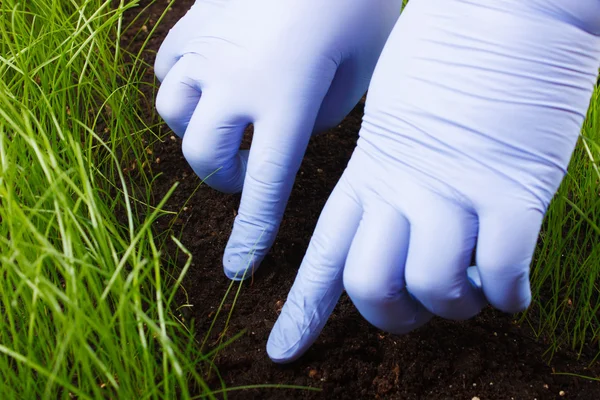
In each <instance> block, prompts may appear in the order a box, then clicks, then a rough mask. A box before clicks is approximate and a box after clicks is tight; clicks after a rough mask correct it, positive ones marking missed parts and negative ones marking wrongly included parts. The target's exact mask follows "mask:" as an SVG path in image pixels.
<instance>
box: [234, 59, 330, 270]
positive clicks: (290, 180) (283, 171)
mask: <svg viewBox="0 0 600 400" xmlns="http://www.w3.org/2000/svg"><path fill="white" fill-rule="evenodd" d="M329 72H330V75H329V76H322V77H321V79H318V80H317V79H315V80H314V81H313V82H312V85H309V87H308V90H306V89H305V88H302V86H304V85H307V84H308V83H307V82H305V81H300V82H294V84H292V85H290V87H288V88H287V89H282V90H281V92H285V94H283V95H282V93H281V92H279V93H278V94H276V95H274V97H272V98H271V99H270V104H269V113H268V115H265V116H263V117H262V118H261V117H259V118H257V120H255V121H254V136H253V139H252V145H251V148H250V155H249V158H248V168H247V171H246V177H245V181H244V190H243V193H242V199H241V202H240V208H239V212H238V215H237V217H236V219H235V222H234V226H233V230H232V233H231V236H230V238H229V242H228V243H227V247H226V249H225V254H224V257H223V266H224V269H225V273H226V275H227V276H228V277H229V278H231V279H238V280H239V279H245V278H249V277H250V276H251V274H252V271H254V270H255V269H256V268H258V267H259V265H260V263H261V261H262V260H263V258H264V257H265V255H266V253H267V252H268V251H269V249H270V248H271V246H272V244H273V242H274V240H275V237H276V235H277V232H278V230H279V225H280V223H281V219H282V217H283V213H284V210H285V207H286V204H287V201H288V198H289V195H290V192H291V190H292V186H293V184H294V179H295V177H296V173H297V172H298V169H299V168H300V164H301V162H302V158H303V157H304V153H305V151H306V146H307V144H308V141H309V139H310V136H311V132H312V130H313V127H314V123H315V118H316V115H317V112H318V108H319V105H320V104H321V102H322V100H323V96H324V95H325V93H326V92H327V89H328V87H329V84H331V79H332V78H333V75H334V73H335V70H330V71H329ZM299 100H300V101H299Z"/></svg>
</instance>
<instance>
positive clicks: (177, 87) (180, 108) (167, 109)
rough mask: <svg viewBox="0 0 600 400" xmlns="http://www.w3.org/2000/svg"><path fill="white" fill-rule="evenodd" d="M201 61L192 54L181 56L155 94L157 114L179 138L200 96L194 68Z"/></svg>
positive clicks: (198, 79) (197, 68) (196, 69)
mask: <svg viewBox="0 0 600 400" xmlns="http://www.w3.org/2000/svg"><path fill="white" fill-rule="evenodd" d="M203 61H204V60H203V59H202V58H201V57H199V56H197V55H194V54H190V55H187V56H186V57H184V58H182V59H181V60H180V61H179V62H178V63H177V64H176V65H175V66H174V67H173V68H172V69H171V71H170V73H169V74H168V75H167V76H166V78H165V79H164V81H163V83H162V85H161V86H160V89H159V90H158V93H157V95H156V110H157V111H158V114H159V115H160V116H161V117H162V119H163V120H164V121H165V122H166V123H167V125H168V126H169V127H170V128H171V129H172V130H173V132H175V134H177V135H178V136H179V137H183V135H184V133H185V131H186V129H187V127H188V124H189V122H190V120H191V118H192V115H193V114H194V111H195V110H196V107H197V106H198V102H199V101H200V97H201V96H202V91H201V88H200V82H201V81H200V76H199V74H198V70H199V69H200V68H201V65H202V63H203Z"/></svg>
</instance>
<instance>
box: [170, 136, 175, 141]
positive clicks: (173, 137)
mask: <svg viewBox="0 0 600 400" xmlns="http://www.w3.org/2000/svg"><path fill="white" fill-rule="evenodd" d="M169 139H171V140H172V141H176V140H177V138H176V137H175V135H171V137H170V138H169Z"/></svg>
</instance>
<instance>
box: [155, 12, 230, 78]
mask: <svg viewBox="0 0 600 400" xmlns="http://www.w3.org/2000/svg"><path fill="white" fill-rule="evenodd" d="M217 5H218V4H213V2H205V1H198V2H196V3H195V4H194V5H193V6H192V7H191V8H190V10H189V11H188V12H187V13H186V14H185V15H184V16H183V17H182V18H181V19H180V20H179V21H177V23H176V24H175V26H173V28H171V29H170V30H169V33H168V34H167V36H166V37H165V39H164V41H163V42H162V43H161V45H160V48H159V49H158V53H157V54H156V59H155V60H154V74H155V75H156V78H157V79H158V80H159V81H160V82H163V81H164V79H165V78H166V76H167V75H168V74H169V72H170V71H171V68H173V67H174V66H175V64H177V62H178V61H179V59H180V58H181V57H182V56H183V54H184V53H185V47H186V46H187V45H188V44H189V42H190V40H191V39H192V38H193V36H194V34H195V33H196V32H198V30H199V29H202V28H203V27H204V26H205V25H206V24H207V23H208V22H209V21H210V20H211V19H216V18H217V15H218V13H220V11H219V9H220V8H222V7H223V5H218V7H216V6H217Z"/></svg>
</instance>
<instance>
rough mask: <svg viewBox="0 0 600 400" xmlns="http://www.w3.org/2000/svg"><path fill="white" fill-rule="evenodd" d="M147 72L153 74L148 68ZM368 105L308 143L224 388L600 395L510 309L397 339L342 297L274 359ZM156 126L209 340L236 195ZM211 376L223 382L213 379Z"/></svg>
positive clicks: (571, 359) (249, 288)
mask: <svg viewBox="0 0 600 400" xmlns="http://www.w3.org/2000/svg"><path fill="white" fill-rule="evenodd" d="M141 3H142V4H144V3H147V2H144V1H142V2H141ZM167 3H168V1H166V0H160V1H157V2H156V3H155V4H154V5H153V6H151V7H150V8H149V9H148V10H146V11H145V12H144V13H143V19H144V21H142V20H141V19H140V20H139V21H138V22H136V23H135V24H134V27H136V28H135V29H137V28H139V27H140V26H141V25H146V27H147V28H148V29H149V30H151V29H152V28H153V27H154V25H155V24H156V21H158V19H159V16H160V15H161V14H162V13H163V11H164V9H165V7H166V5H167ZM192 3H193V1H185V0H182V1H177V2H176V4H175V6H174V9H173V10H172V11H169V12H168V13H167V14H166V17H165V20H164V21H163V22H162V24H161V26H160V27H159V29H158V30H157V32H156V34H155V36H154V38H153V39H152V40H151V41H150V48H149V50H147V51H145V52H144V55H143V56H144V58H145V60H146V61H147V62H148V63H149V64H152V63H153V60H154V54H155V51H156V50H157V49H158V47H159V45H160V43H161V41H162V39H163V38H164V36H165V35H166V33H167V31H168V29H169V28H170V27H171V26H172V25H173V24H174V23H175V22H176V21H177V20H178V19H179V18H180V17H181V16H182V15H183V14H184V13H185V11H186V10H187V9H188V8H189V6H190V5H191V4H192ZM140 10H141V7H140V8H137V9H135V10H133V11H132V13H130V15H129V18H132V17H133V16H134V14H137V13H139V12H140ZM135 29H134V30H135ZM134 30H131V32H133V31H134ZM144 30H145V29H144ZM145 39H146V37H145V35H142V36H139V37H138V38H137V39H135V40H132V37H128V36H125V38H124V40H125V41H126V42H127V44H128V46H129V48H130V49H135V48H136V47H138V46H139V44H140V42H141V41H143V40H145ZM132 42H133V43H132ZM147 78H148V80H149V81H152V80H153V75H152V70H151V69H148V71H147ZM144 91H145V93H146V100H147V103H148V107H149V108H148V118H149V119H151V120H152V121H154V119H155V118H156V116H155V115H154V114H153V110H152V109H151V105H152V103H153V98H154V92H153V91H152V90H150V89H149V88H145V89H144ZM362 112H363V104H359V105H358V106H357V107H356V109H355V110H354V111H353V112H352V114H351V115H350V116H349V117H348V118H346V120H345V121H344V122H343V123H342V124H341V125H340V126H338V127H337V128H336V129H333V130H331V131H330V132H327V133H325V134H323V135H320V136H318V137H315V138H314V139H313V140H312V142H311V144H310V146H309V148H308V151H307V154H306V157H305V159H304V162H303V164H302V168H301V170H300V172H299V175H298V179H297V181H296V184H295V188H294V191H293V194H292V196H291V199H290V202H289V205H288V208H287V211H286V214H285V219H284V221H283V223H282V225H281V230H280V233H279V236H278V239H277V241H276V243H275V245H274V246H273V248H272V250H271V252H270V254H269V255H268V256H267V258H266V259H265V261H264V263H263V265H262V267H261V269H260V270H259V271H258V272H257V273H256V274H255V276H254V277H253V279H252V281H250V282H247V283H245V284H244V285H243V288H242V290H241V294H240V296H239V298H238V300H237V303H236V304H235V306H234V308H233V313H232V317H231V321H230V323H229V328H228V330H227V333H226V335H225V336H226V337H231V336H232V335H234V334H236V333H239V332H240V331H242V330H246V333H245V334H244V335H243V336H242V337H241V338H240V339H238V340H237V341H235V342H234V343H233V344H231V345H230V346H228V347H227V348H225V349H224V350H222V351H221V352H220V353H219V356H218V358H217V359H216V363H217V366H218V368H219V371H220V373H221V375H222V378H223V379H224V380H225V383H226V384H227V386H228V387H235V386H240V385H251V384H264V383H271V384H293V385H303V386H313V387H317V388H321V389H322V391H321V392H308V391H302V390H287V389H263V390H250V391H239V392H232V393H231V394H230V397H231V398H243V399H266V398H268V399H289V398H306V399H331V398H335V399H338V398H339V399H356V398H381V399H468V400H470V399H473V398H475V397H479V398H480V399H482V400H483V399H530V400H533V399H555V398H556V399H558V398H566V399H600V384H599V383H598V382H592V381H589V380H585V379H581V378H577V377H572V376H565V375H557V374H554V372H569V373H579V374H584V375H588V376H600V368H598V366H594V367H591V368H590V369H588V368H586V366H587V365H588V364H589V362H590V360H591V359H592V358H591V354H588V355H584V356H582V357H581V358H580V359H577V357H576V356H575V355H574V354H573V353H570V352H568V351H562V352H559V353H557V354H555V356H554V357H553V358H552V360H551V362H550V365H548V364H547V362H546V361H544V360H547V358H545V356H544V353H545V351H546V350H547V348H548V346H547V344H544V343H542V342H538V341H536V340H535V338H534V337H533V335H532V332H531V330H529V329H528V328H527V327H524V326H519V325H517V324H516V322H515V321H514V320H513V318H511V316H508V315H504V314H500V313H498V312H495V311H494V310H492V309H487V310H485V311H484V312H483V313H482V314H481V315H480V316H478V317H477V318H474V319H472V320H469V321H466V322H452V321H445V320H442V319H436V320H434V321H432V322H431V323H430V324H428V325H427V326H425V327H423V328H421V329H419V330H418V331H415V332H413V333H411V334H408V335H405V336H393V335H388V334H386V333H384V332H381V331H379V330H377V329H376V328H374V327H372V326H370V325H369V324H368V323H367V322H365V321H364V320H363V319H362V317H361V316H360V315H359V314H358V312H357V311H356V310H355V308H354V307H353V305H352V303H351V302H350V301H349V299H348V298H347V297H345V296H344V297H342V300H341V302H340V303H339V305H338V307H337V308H336V309H335V311H334V313H333V315H332V316H331V319H330V320H329V322H328V324H327V326H326V327H325V329H324V330H323V333H322V335H321V336H320V338H319V340H318V341H317V342H316V343H315V345H314V346H313V347H312V348H311V349H310V350H309V351H308V353H307V354H306V355H305V356H304V357H302V358H301V359H300V360H299V361H297V362H296V363H294V364H292V365H288V366H280V365H276V364H274V363H272V362H271V361H270V360H269V358H268V357H267V355H266V351H265V345H266V341H267V338H268V335H269V332H270V329H271V327H272V326H273V324H274V322H275V320H276V318H277V314H278V310H279V308H280V307H281V305H282V304H283V302H284V301H285V298H286V296H287V292H288V290H289V288H290V287H291V285H292V282H293V280H294V277H295V274H296V271H297V269H298V267H299V265H300V262H301V260H302V257H303V254H304V251H305V249H306V247H307V244H308V241H309V239H310V236H311V234H312V231H313V229H314V226H315V223H316V220H317V217H318V216H319V213H320V211H321V209H322V207H323V205H324V203H325V201H326V199H327V197H328V195H329V193H330V191H331V190H332V189H333V186H334V185H335V183H336V181H337V179H338V178H339V176H340V175H341V173H342V171H343V169H344V167H345V165H346V162H347V160H348V158H349V156H350V154H351V152H352V150H353V147H354V145H355V142H356V139H357V134H358V130H359V127H360V122H361V117H362ZM152 121H150V122H152ZM159 131H160V132H158V133H159V134H160V135H161V136H162V137H164V141H163V142H162V143H157V144H156V145H155V146H154V156H155V157H156V158H158V159H159V162H157V163H155V164H154V165H153V170H154V171H155V172H156V173H160V174H161V175H160V176H159V177H158V178H157V181H156V193H155V199H156V201H158V200H159V199H161V198H162V196H163V195H164V194H165V193H166V192H167V191H168V190H169V188H170V187H171V185H172V184H173V183H174V182H179V183H180V186H179V187H178V189H177V190H176V192H175V193H174V195H173V196H172V197H171V199H170V200H169V202H168V205H167V208H168V209H170V210H174V211H181V213H180V214H179V216H178V217H177V218H174V219H173V218H163V219H161V220H160V221H159V222H158V223H157V226H156V231H157V232H163V233H164V232H169V229H173V230H174V233H175V234H176V235H178V234H179V233H181V236H180V237H181V241H182V242H183V244H184V245H185V246H186V247H187V248H188V249H189V250H190V251H191V253H192V254H193V257H194V258H193V260H194V262H193V265H192V267H191V268H190V270H189V273H188V274H187V277H186V278H185V281H184V286H185V289H186V292H187V299H186V298H185V297H184V296H183V295H182V296H181V299H179V300H180V302H182V303H183V302H187V303H188V304H190V305H191V307H190V308H189V309H188V311H187V313H185V317H186V321H187V322H191V321H192V320H193V321H194V325H195V328H196V330H197V332H198V336H199V338H200V340H202V337H203V335H204V334H205V332H206V331H207V329H208V328H209V326H210V324H211V321H212V320H213V318H214V315H215V311H216V310H217V308H218V306H219V303H220V302H221V300H222V298H223V296H224V294H225V292H226V290H227V288H228V286H229V284H230V282H229V281H228V280H227V279H226V277H225V276H224V274H223V271H222V265H221V259H222V254H223V250H224V247H225V244H226V242H227V239H228V235H229V233H230V230H231V226H232V223H233V219H234V217H235V213H236V210H237V207H238V205H239V195H235V196H228V195H223V194H220V193H218V192H216V191H214V190H212V189H210V188H208V187H204V186H200V187H199V183H200V182H199V179H198V178H197V177H196V176H195V175H194V173H193V172H192V170H191V169H190V168H189V167H188V165H187V163H186V162H185V160H184V158H183V156H182V153H181V142H180V140H179V139H178V138H175V137H174V136H172V135H173V134H172V133H170V132H169V131H168V129H167V128H166V127H164V126H163V127H162V128H160V130H159ZM184 207H185V208H184ZM165 252H166V254H167V255H168V256H169V257H172V258H175V259H176V260H177V263H178V264H179V265H183V263H184V262H185V257H183V256H182V255H181V254H179V255H177V254H176V247H175V246H174V245H173V244H172V243H171V242H170V241H168V245H167V248H166V249H165ZM236 288H237V286H236ZM182 293H183V292H182ZM232 301H233V296H230V297H229V298H228V299H227V300H226V301H225V303H226V305H225V307H224V309H225V310H226V311H227V312H229V310H230V309H231V307H232ZM226 314H227V313H224V315H222V316H221V317H219V318H218V320H217V324H216V327H215V328H214V335H213V338H214V339H216V338H217V335H218V334H219V333H220V332H221V331H222V329H223V327H224V324H225V318H226ZM210 381H212V383H213V385H214V386H215V387H217V386H218V385H217V384H216V381H215V379H214V378H212V379H211V380H210Z"/></svg>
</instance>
